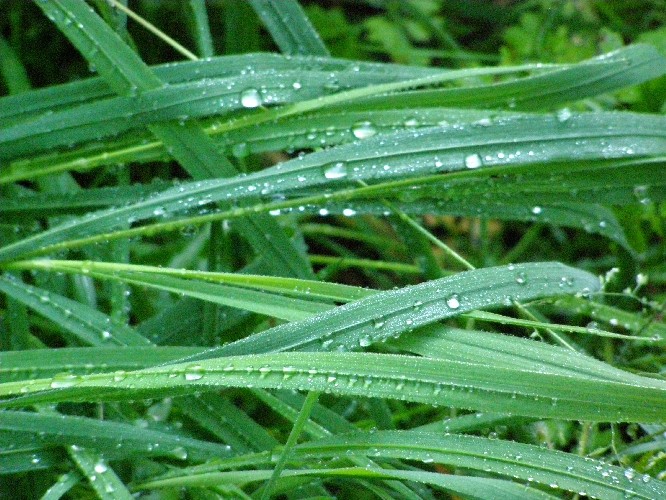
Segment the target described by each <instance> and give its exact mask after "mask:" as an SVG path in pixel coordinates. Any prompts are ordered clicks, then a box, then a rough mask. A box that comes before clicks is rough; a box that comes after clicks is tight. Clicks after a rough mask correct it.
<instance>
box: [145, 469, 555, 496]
mask: <svg viewBox="0 0 666 500" xmlns="http://www.w3.org/2000/svg"><path fill="white" fill-rule="evenodd" d="M271 473H272V470H261V469H255V470H251V471H234V472H219V473H209V474H205V475H203V474H202V475H193V476H191V477H189V478H185V477H182V478H178V479H170V478H169V479H167V478H165V479H159V478H158V479H155V480H148V481H145V482H143V483H139V485H138V488H140V489H153V488H165V487H175V486H199V487H205V486H212V485H215V484H219V483H220V482H239V483H241V484H244V483H246V482H252V481H263V480H266V479H267V478H268V477H270V474H271ZM282 475H283V477H284V478H285V479H289V478H296V477H308V476H315V477H321V478H322V479H324V480H325V479H333V480H334V479H336V478H349V479H356V480H357V481H360V480H368V479H375V480H385V481H386V480H391V479H397V480H401V481H409V482H416V483H422V484H429V485H433V486H437V487H439V488H441V489H443V490H445V491H447V492H450V493H452V494H456V495H462V496H463V497H464V498H472V499H479V500H481V499H484V498H490V497H493V498H515V499H523V500H537V499H543V500H545V499H554V498H556V497H553V496H551V495H548V494H547V493H544V492H541V491H539V490H537V489H534V488H530V487H526V486H524V485H521V484H517V483H514V482H511V481H505V480H501V479H492V478H483V477H473V476H465V475H450V474H441V473H439V472H437V473H435V472H425V471H418V470H408V471H407V470H395V469H388V468H387V469H382V468H379V467H363V468H361V467H359V468H351V467H350V468H342V469H340V468H336V469H310V470H307V469H288V470H285V471H284V472H283V474H282ZM361 487H362V486H361ZM292 489H293V485H292V484H291V483H290V482H288V483H287V484H286V485H284V486H282V485H280V484H278V485H276V488H275V493H284V492H286V491H289V490H292Z"/></svg>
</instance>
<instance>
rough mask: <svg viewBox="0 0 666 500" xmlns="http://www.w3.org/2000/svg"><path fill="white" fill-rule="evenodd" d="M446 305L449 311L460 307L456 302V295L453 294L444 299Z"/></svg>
mask: <svg viewBox="0 0 666 500" xmlns="http://www.w3.org/2000/svg"><path fill="white" fill-rule="evenodd" d="M446 305H447V306H449V307H450V308H451V309H458V308H459V307H460V301H459V300H458V295H456V294H454V295H451V296H450V297H449V298H448V299H446Z"/></svg>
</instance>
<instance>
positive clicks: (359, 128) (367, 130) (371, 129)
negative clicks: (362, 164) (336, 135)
mask: <svg viewBox="0 0 666 500" xmlns="http://www.w3.org/2000/svg"><path fill="white" fill-rule="evenodd" d="M376 133H377V129H376V128H375V126H374V125H373V124H372V123H370V122H368V121H363V122H357V123H355V124H354V125H352V134H354V137H356V138H357V139H367V138H368V137H372V136H373V135H375V134H376Z"/></svg>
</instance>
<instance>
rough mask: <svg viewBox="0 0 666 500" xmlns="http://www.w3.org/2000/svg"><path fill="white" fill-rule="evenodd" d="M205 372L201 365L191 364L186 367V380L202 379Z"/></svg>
mask: <svg viewBox="0 0 666 500" xmlns="http://www.w3.org/2000/svg"><path fill="white" fill-rule="evenodd" d="M202 378H203V372H202V368H201V365H191V366H188V367H187V368H185V380H187V381H188V382H193V381H194V380H201V379H202Z"/></svg>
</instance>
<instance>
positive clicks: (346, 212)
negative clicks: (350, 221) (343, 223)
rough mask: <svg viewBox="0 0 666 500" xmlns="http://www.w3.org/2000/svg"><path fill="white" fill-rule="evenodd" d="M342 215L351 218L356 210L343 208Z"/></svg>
mask: <svg viewBox="0 0 666 500" xmlns="http://www.w3.org/2000/svg"><path fill="white" fill-rule="evenodd" d="M342 215H344V216H345V217H352V216H354V215H356V210H354V209H353V208H345V209H344V210H343V211H342Z"/></svg>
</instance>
